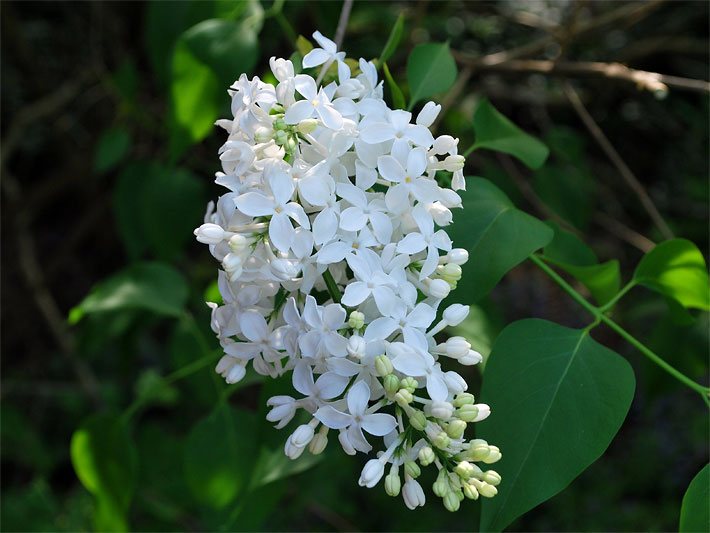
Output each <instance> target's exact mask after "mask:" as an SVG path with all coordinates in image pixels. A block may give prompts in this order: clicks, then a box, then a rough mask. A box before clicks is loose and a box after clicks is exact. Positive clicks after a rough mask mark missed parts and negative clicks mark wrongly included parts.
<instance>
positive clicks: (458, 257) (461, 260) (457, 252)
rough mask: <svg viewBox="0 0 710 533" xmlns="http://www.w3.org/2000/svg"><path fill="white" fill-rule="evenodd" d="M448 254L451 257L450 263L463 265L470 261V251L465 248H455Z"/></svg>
mask: <svg viewBox="0 0 710 533" xmlns="http://www.w3.org/2000/svg"><path fill="white" fill-rule="evenodd" d="M446 256H447V257H448V259H449V263H454V264H456V265H463V264H465V263H466V262H467V261H468V251H467V250H465V249H463V248H454V249H453V250H451V251H450V252H449V253H448V254H446Z"/></svg>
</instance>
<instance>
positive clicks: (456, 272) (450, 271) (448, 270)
mask: <svg viewBox="0 0 710 533" xmlns="http://www.w3.org/2000/svg"><path fill="white" fill-rule="evenodd" d="M461 275H462V270H461V267H460V266H459V265H457V264H456V263H447V264H446V266H444V269H443V272H442V274H441V277H442V278H444V279H445V280H446V281H458V280H460V279H461Z"/></svg>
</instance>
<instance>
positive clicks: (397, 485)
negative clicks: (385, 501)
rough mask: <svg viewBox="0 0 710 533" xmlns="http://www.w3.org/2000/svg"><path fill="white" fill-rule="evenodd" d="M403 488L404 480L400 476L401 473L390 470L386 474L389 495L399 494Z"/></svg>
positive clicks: (386, 488) (386, 489)
mask: <svg viewBox="0 0 710 533" xmlns="http://www.w3.org/2000/svg"><path fill="white" fill-rule="evenodd" d="M401 488H402V481H401V480H400V478H399V474H398V473H397V472H396V471H395V472H390V473H389V474H388V475H387V476H385V492H386V493H387V494H388V495H389V496H393V497H394V496H399V491H400V490H401Z"/></svg>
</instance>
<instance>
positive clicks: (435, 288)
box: [427, 279, 451, 300]
mask: <svg viewBox="0 0 710 533" xmlns="http://www.w3.org/2000/svg"><path fill="white" fill-rule="evenodd" d="M427 290H428V291H429V294H430V295H431V296H432V297H433V298H437V299H439V300H443V299H444V298H446V297H447V296H448V295H449V293H450V292H451V285H449V284H448V283H447V282H446V280H443V279H432V280H431V281H430V282H429V284H428V285H427Z"/></svg>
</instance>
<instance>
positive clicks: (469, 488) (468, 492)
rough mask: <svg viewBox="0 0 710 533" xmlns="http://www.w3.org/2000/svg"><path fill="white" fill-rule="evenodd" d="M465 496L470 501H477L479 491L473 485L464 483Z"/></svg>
mask: <svg viewBox="0 0 710 533" xmlns="http://www.w3.org/2000/svg"><path fill="white" fill-rule="evenodd" d="M463 495H464V496H466V497H467V498H468V499H469V500H477V499H478V490H476V487H474V486H473V485H472V484H471V483H464V485H463Z"/></svg>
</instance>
